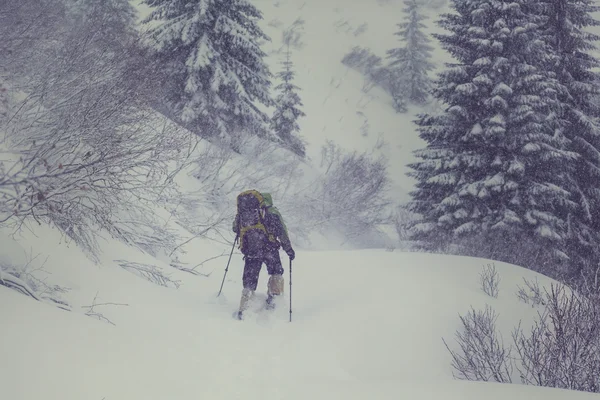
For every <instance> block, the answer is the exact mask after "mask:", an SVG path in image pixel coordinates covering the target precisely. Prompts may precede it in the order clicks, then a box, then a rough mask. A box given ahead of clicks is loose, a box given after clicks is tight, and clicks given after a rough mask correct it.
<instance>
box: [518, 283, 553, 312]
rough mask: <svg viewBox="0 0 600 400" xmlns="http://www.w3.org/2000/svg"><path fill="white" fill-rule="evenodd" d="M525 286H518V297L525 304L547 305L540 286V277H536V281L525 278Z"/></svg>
mask: <svg viewBox="0 0 600 400" xmlns="http://www.w3.org/2000/svg"><path fill="white" fill-rule="evenodd" d="M523 281H524V282H525V287H522V286H518V290H517V297H518V298H519V300H521V301H522V302H523V303H525V304H531V305H532V306H538V305H546V302H545V301H544V294H543V292H542V289H541V288H540V284H539V282H538V279H537V278H535V281H534V282H531V281H529V280H527V279H525V278H523Z"/></svg>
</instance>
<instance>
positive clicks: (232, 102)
mask: <svg viewBox="0 0 600 400" xmlns="http://www.w3.org/2000/svg"><path fill="white" fill-rule="evenodd" d="M144 3H146V4H147V5H149V6H151V7H154V11H153V12H152V13H151V15H150V16H149V17H148V18H147V19H146V22H150V21H158V24H157V26H155V27H153V28H151V29H150V31H149V34H150V36H151V38H152V39H153V40H154V42H155V44H156V47H157V51H158V53H159V55H160V57H162V59H163V60H164V62H165V64H168V67H166V68H170V74H171V76H172V79H173V80H174V81H173V82H175V83H171V86H172V87H171V89H170V93H169V95H170V96H171V97H170V99H169V100H170V103H171V104H170V107H171V108H172V109H173V110H174V113H175V115H176V117H177V118H179V119H180V120H181V121H182V122H184V123H185V124H187V125H188V126H191V127H193V128H195V129H197V130H199V131H200V133H201V134H202V135H203V136H206V137H219V138H221V139H223V140H224V141H226V142H229V143H231V145H232V146H234V147H235V138H236V137H238V135H239V134H240V132H246V133H251V134H256V135H259V136H264V135H267V134H268V130H267V122H268V116H267V115H266V114H265V112H264V111H262V110H260V109H259V107H258V105H257V104H255V102H259V103H262V104H263V105H265V106H271V105H272V99H271V97H270V94H269V88H270V78H271V73H270V71H269V69H268V67H267V65H266V64H265V62H264V60H263V58H264V57H265V55H266V54H265V53H264V52H263V51H262V50H261V48H260V45H259V41H260V40H269V37H268V36H267V35H266V34H265V33H264V32H263V31H262V30H261V29H260V27H259V26H258V24H257V21H258V20H259V19H261V18H262V14H261V12H260V11H259V10H258V9H257V8H256V7H255V6H254V5H253V4H252V3H251V2H250V1H249V0H144Z"/></svg>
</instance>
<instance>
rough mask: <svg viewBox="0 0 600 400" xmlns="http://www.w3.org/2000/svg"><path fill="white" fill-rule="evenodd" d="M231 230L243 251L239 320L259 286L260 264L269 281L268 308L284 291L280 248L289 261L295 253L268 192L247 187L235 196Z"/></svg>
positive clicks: (270, 307) (271, 306)
mask: <svg viewBox="0 0 600 400" xmlns="http://www.w3.org/2000/svg"><path fill="white" fill-rule="evenodd" d="M233 231H234V232H235V233H236V234H237V236H238V238H239V240H240V250H241V251H242V254H244V261H245V264H244V272H243V276H242V282H243V290H242V298H241V300H240V308H239V311H238V313H237V317H238V318H239V319H241V318H242V315H243V313H244V311H246V309H247V308H248V305H249V303H250V300H251V299H252V297H253V296H254V292H255V291H256V287H257V285H258V278H259V275H260V270H261V268H262V264H263V263H265V264H266V266H267V273H268V274H269V281H268V285H267V302H266V303H267V304H266V308H267V309H272V308H273V307H274V306H275V304H274V299H275V297H276V296H279V295H282V294H283V287H284V278H283V266H282V265H281V258H280V257H279V248H280V247H282V248H283V250H284V251H285V252H286V253H287V255H288V257H289V258H290V260H293V259H294V258H295V252H294V249H293V248H292V244H291V242H290V239H289V237H288V232H287V228H286V226H285V223H284V222H283V217H282V216H281V214H280V213H279V210H277V208H276V207H274V206H273V199H272V197H271V195H270V194H269V193H260V192H258V191H256V190H248V191H246V192H243V193H241V194H240V195H239V196H238V212H237V214H236V216H235V220H234V221H233Z"/></svg>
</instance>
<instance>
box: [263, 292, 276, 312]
mask: <svg viewBox="0 0 600 400" xmlns="http://www.w3.org/2000/svg"><path fill="white" fill-rule="evenodd" d="M265 308H266V309H267V310H273V309H274V308H275V296H273V295H268V296H267V301H266V304H265Z"/></svg>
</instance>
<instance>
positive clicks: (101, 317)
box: [81, 293, 129, 326]
mask: <svg viewBox="0 0 600 400" xmlns="http://www.w3.org/2000/svg"><path fill="white" fill-rule="evenodd" d="M97 299H98V293H96V295H95V296H94V300H93V301H92V304H91V305H89V306H82V307H81V308H87V311H86V312H85V315H87V316H88V317H92V318H96V319H98V320H100V321H104V322H108V323H109V324H111V325H113V326H114V325H115V324H114V323H113V322H112V321H111V320H109V319H108V318H106V317H105V316H104V315H103V314H102V313H101V312H99V311H96V310H95V308H96V307H104V306H125V307H127V306H128V305H129V304H122V303H96V300H97Z"/></svg>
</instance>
